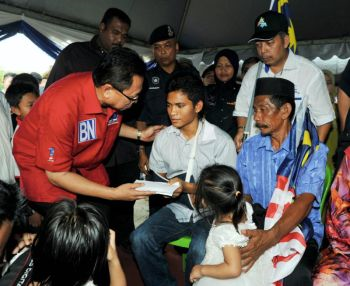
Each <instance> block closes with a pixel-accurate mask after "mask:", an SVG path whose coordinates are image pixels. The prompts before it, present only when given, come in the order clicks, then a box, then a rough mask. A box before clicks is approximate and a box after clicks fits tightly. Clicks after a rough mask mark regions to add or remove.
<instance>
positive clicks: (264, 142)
mask: <svg viewBox="0 0 350 286" xmlns="http://www.w3.org/2000/svg"><path fill="white" fill-rule="evenodd" d="M295 130H296V128H295V124H293V126H292V128H291V130H290V132H289V133H288V136H287V138H286V139H284V141H283V143H282V146H281V148H280V149H278V150H277V151H275V150H273V148H272V144H271V136H262V135H261V134H259V136H261V140H260V141H259V145H258V149H260V148H265V150H266V151H271V152H274V153H278V152H280V151H281V150H285V151H286V152H287V153H289V151H290V150H291V149H292V151H295V148H292V146H295V144H291V142H290V140H291V138H292V132H294V133H295ZM294 137H295V136H294Z"/></svg>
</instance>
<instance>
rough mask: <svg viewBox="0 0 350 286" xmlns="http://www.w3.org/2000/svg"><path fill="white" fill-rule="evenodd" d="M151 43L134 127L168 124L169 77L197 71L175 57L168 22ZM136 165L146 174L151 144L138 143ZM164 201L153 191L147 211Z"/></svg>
mask: <svg viewBox="0 0 350 286" xmlns="http://www.w3.org/2000/svg"><path fill="white" fill-rule="evenodd" d="M149 43H150V45H152V51H153V56H154V60H155V65H154V66H153V67H151V68H150V69H149V70H148V71H147V72H146V78H145V83H146V88H145V90H146V92H145V96H144V97H143V99H144V102H143V109H142V111H141V115H140V117H139V121H138V122H137V128H138V129H140V130H143V129H144V128H146V126H148V125H154V124H161V125H166V126H169V125H170V124H171V123H170V120H169V117H168V113H167V105H166V93H165V89H166V85H167V82H168V80H169V78H170V77H171V76H172V75H173V74H174V73H177V72H180V71H183V70H191V69H193V71H194V72H198V71H197V70H196V69H195V68H194V67H193V66H192V67H189V66H188V65H187V66H185V65H183V64H180V63H179V62H178V61H177V60H176V54H177V52H178V51H179V44H178V43H177V41H176V39H175V31H174V29H173V27H171V26H170V25H162V26H160V27H158V28H156V29H154V30H153V32H152V33H151V36H150V38H149ZM139 148H140V149H139V168H140V170H141V172H142V173H144V174H148V170H149V168H148V158H149V154H150V153H151V148H152V144H151V143H150V144H147V145H140V147H139ZM165 203H166V199H164V198H163V197H162V196H159V195H156V196H152V198H150V212H151V213H154V212H155V211H156V210H158V209H159V208H160V207H161V206H163V205H164V204H165Z"/></svg>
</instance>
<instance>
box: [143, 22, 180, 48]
mask: <svg viewBox="0 0 350 286" xmlns="http://www.w3.org/2000/svg"><path fill="white" fill-rule="evenodd" d="M173 38H175V31H174V29H173V27H171V26H170V25H162V26H159V27H158V28H155V29H154V30H153V32H152V34H151V36H150V37H149V43H150V45H153V44H154V43H157V42H160V41H165V40H169V39H173Z"/></svg>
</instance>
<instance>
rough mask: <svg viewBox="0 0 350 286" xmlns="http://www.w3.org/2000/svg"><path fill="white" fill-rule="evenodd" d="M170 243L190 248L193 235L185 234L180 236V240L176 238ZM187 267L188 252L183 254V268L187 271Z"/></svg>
mask: <svg viewBox="0 0 350 286" xmlns="http://www.w3.org/2000/svg"><path fill="white" fill-rule="evenodd" d="M169 244H170V245H173V246H177V247H182V248H187V249H188V248H189V247H190V244H191V237H190V236H183V237H181V238H179V239H178V240H174V241H172V242H169ZM185 269H186V253H183V254H182V270H183V271H184V272H185Z"/></svg>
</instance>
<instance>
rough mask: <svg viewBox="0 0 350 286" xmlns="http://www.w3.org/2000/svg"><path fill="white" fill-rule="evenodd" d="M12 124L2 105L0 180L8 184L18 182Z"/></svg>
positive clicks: (0, 116)
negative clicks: (16, 178)
mask: <svg viewBox="0 0 350 286" xmlns="http://www.w3.org/2000/svg"><path fill="white" fill-rule="evenodd" d="M12 133H13V132H12V124H11V121H10V120H9V118H8V114H7V112H6V111H5V109H4V107H3V105H2V104H0V180H2V181H4V182H5V183H8V184H13V183H15V182H16V180H15V176H16V170H17V165H16V161H15V158H14V157H13V155H12V146H11V137H12Z"/></svg>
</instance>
